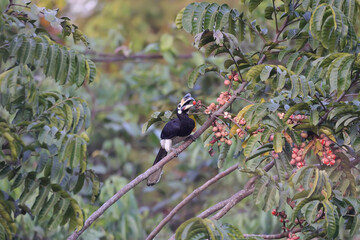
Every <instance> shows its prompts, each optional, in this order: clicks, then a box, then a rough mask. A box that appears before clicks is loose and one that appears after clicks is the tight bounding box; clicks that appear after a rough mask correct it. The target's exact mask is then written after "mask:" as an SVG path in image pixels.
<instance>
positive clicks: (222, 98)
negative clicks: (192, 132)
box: [204, 92, 231, 114]
mask: <svg viewBox="0 0 360 240" xmlns="http://www.w3.org/2000/svg"><path fill="white" fill-rule="evenodd" d="M230 97H231V94H230V93H229V92H222V93H221V94H220V96H219V97H218V98H217V99H216V101H217V102H218V103H219V105H216V104H215V103H211V104H210V105H209V106H207V107H206V109H205V112H204V113H205V114H210V113H212V112H215V111H216V110H218V109H219V107H221V106H222V105H224V104H225V103H227V102H228V101H229V99H230Z"/></svg>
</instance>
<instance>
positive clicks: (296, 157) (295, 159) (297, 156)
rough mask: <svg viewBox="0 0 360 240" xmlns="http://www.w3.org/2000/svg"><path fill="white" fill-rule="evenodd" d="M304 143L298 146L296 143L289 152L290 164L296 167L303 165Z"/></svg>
mask: <svg viewBox="0 0 360 240" xmlns="http://www.w3.org/2000/svg"><path fill="white" fill-rule="evenodd" d="M305 146H306V144H305V143H304V142H303V143H302V144H301V145H300V146H297V145H296V144H295V145H294V147H293V150H292V154H291V160H290V164H291V165H293V166H294V165H296V166H297V168H302V167H303V166H304V165H305V158H304V157H305V156H304V148H305Z"/></svg>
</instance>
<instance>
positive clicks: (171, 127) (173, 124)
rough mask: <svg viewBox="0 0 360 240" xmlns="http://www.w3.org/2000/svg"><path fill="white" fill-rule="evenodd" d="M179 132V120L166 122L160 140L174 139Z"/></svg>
mask: <svg viewBox="0 0 360 240" xmlns="http://www.w3.org/2000/svg"><path fill="white" fill-rule="evenodd" d="M179 131H180V120H179V119H178V118H176V119H173V120H171V121H170V122H168V123H167V124H166V125H165V127H164V128H163V130H162V131H161V136H160V137H161V139H171V138H173V137H176V136H177V135H178V133H179Z"/></svg>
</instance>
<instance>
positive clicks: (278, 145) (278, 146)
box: [274, 132, 284, 153]
mask: <svg viewBox="0 0 360 240" xmlns="http://www.w3.org/2000/svg"><path fill="white" fill-rule="evenodd" d="M283 146H284V139H283V135H282V133H281V132H276V133H275V134H274V151H275V152H276V153H280V152H282V149H283Z"/></svg>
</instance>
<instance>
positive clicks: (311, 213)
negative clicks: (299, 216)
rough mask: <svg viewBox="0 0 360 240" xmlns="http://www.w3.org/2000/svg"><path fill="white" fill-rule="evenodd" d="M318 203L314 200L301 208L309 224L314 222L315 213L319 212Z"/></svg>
mask: <svg viewBox="0 0 360 240" xmlns="http://www.w3.org/2000/svg"><path fill="white" fill-rule="evenodd" d="M319 203H320V201H318V200H315V201H312V202H310V203H308V204H306V205H305V206H304V208H303V209H304V215H305V219H306V222H308V223H309V224H312V223H313V222H314V220H315V219H316V217H317V214H318V213H319V210H318V206H319Z"/></svg>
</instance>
